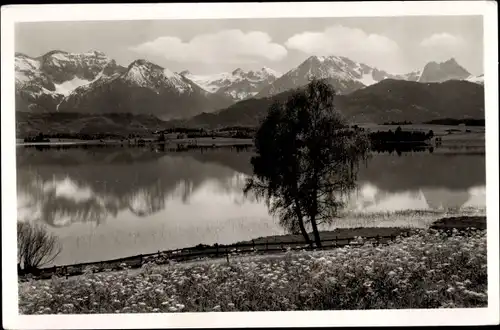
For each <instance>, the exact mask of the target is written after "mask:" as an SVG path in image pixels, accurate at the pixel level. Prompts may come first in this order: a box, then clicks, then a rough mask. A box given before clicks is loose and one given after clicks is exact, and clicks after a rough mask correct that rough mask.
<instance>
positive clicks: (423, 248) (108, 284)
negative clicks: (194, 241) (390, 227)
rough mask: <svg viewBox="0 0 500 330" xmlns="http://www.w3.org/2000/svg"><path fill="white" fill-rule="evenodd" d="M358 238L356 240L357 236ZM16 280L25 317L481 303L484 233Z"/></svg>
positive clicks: (424, 235)
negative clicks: (49, 278)
mask: <svg viewBox="0 0 500 330" xmlns="http://www.w3.org/2000/svg"><path fill="white" fill-rule="evenodd" d="M359 241H362V239H359ZM364 243H365V244H364V245H361V246H358V247H349V246H346V247H342V248H337V249H332V250H324V251H288V252H286V253H282V254H280V255H277V256H264V257H262V256H260V257H249V258H246V259H243V258H238V257H232V258H231V259H230V261H229V263H227V262H226V261H225V260H224V261H221V260H218V262H217V261H215V260H213V261H207V262H205V263H201V264H189V263H188V264H181V263H178V264H175V263H174V264H170V265H167V266H158V265H154V264H145V265H143V267H142V268H141V269H140V270H139V271H133V270H123V271H120V272H110V273H99V274H93V273H91V272H88V273H86V274H85V275H82V276H78V277H74V278H69V279H63V278H56V277H54V278H52V279H51V280H45V281H44V280H38V281H35V280H30V281H28V282H19V312H20V313H21V314H81V313H84V314H86V313H155V312H160V313H165V312H213V311H284V310H342V309H343V310H347V309H349V310H352V309H403V308H404V309H407V308H463V307H486V306H487V268H486V231H479V230H465V231H460V232H459V231H456V230H454V231H453V232H452V233H445V232H441V231H436V230H416V231H415V233H414V234H413V235H411V236H409V237H398V238H397V239H396V240H395V241H393V242H390V243H389V244H387V245H381V246H374V245H372V244H371V243H370V242H364Z"/></svg>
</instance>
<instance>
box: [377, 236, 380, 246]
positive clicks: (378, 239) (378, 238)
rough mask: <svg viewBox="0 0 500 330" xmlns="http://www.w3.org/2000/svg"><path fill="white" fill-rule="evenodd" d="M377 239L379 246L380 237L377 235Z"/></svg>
mask: <svg viewBox="0 0 500 330" xmlns="http://www.w3.org/2000/svg"><path fill="white" fill-rule="evenodd" d="M376 239H377V246H378V245H380V236H379V235H377V237H376Z"/></svg>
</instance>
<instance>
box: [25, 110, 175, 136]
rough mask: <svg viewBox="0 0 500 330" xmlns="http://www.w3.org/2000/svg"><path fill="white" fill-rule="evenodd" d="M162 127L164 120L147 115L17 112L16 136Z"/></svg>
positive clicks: (119, 133)
mask: <svg viewBox="0 0 500 330" xmlns="http://www.w3.org/2000/svg"><path fill="white" fill-rule="evenodd" d="M165 127H166V122H164V121H162V120H160V119H158V118H156V117H154V116H150V115H133V114H128V113H109V114H102V115H101V114H82V113H60V112H59V113H58V112H53V113H34V112H16V136H17V137H18V138H24V137H27V136H34V135H36V134H38V133H43V134H46V135H54V134H61V133H62V134H81V135H85V134H87V135H93V134H101V135H102V134H109V135H116V136H124V137H125V136H128V135H129V134H139V135H140V134H144V135H151V134H152V133H153V132H154V131H155V130H159V129H164V128H165Z"/></svg>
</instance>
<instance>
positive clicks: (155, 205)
mask: <svg viewBox="0 0 500 330" xmlns="http://www.w3.org/2000/svg"><path fill="white" fill-rule="evenodd" d="M483 151H484V149H483ZM252 155H253V152H252V151H251V150H248V149H247V150H238V151H236V150H228V149H224V148H221V149H213V150H201V151H200V150H197V151H186V152H165V151H159V150H151V149H150V148H148V147H146V148H120V147H115V148H111V147H105V148H103V147H86V148H81V147H72V148H59V149H58V148H49V149H40V150H38V149H36V148H26V147H18V148H17V169H18V170H17V201H18V206H17V209H18V220H19V221H26V220H32V221H42V222H43V223H45V224H47V226H48V228H49V229H50V231H51V232H53V233H54V234H56V235H57V236H58V237H59V238H60V240H61V242H62V245H63V250H62V252H61V254H60V255H59V256H58V257H57V259H56V260H55V261H54V264H56V265H61V264H71V263H78V262H87V261H99V260H106V259H112V258H119V257H126V256H132V255H137V254H140V253H151V252H156V251H158V250H167V249H175V248H182V247H189V246H193V245H197V244H200V243H203V244H213V243H216V242H218V243H221V244H229V243H234V242H237V241H242V240H249V239H252V238H258V237H261V236H268V235H275V234H284V231H283V229H282V228H280V227H279V225H278V224H277V221H276V220H275V219H273V218H272V217H271V216H270V215H269V214H268V210H267V207H266V205H265V204H264V203H263V202H259V201H256V200H254V199H253V198H247V197H245V196H244V195H243V193H242V188H243V186H244V184H245V179H246V177H247V176H248V175H250V174H251V165H250V158H251V156H252ZM358 179H359V191H357V192H356V193H355V194H353V196H351V198H350V199H349V203H348V207H347V209H346V211H345V213H346V215H347V219H339V220H336V222H335V224H334V226H359V225H360V224H361V225H375V226H394V225H401V223H402V224H403V225H405V224H408V223H411V225H412V226H415V227H422V226H425V225H426V224H428V219H427V218H425V214H426V213H425V212H428V214H429V217H430V218H432V216H434V218H435V215H434V214H441V213H440V212H446V211H449V210H453V211H454V212H460V210H470V209H472V210H479V211H484V210H485V208H486V191H485V156H484V153H483V154H481V153H477V152H457V151H456V150H454V151H452V152H439V150H436V151H434V152H432V153H430V152H428V151H425V152H403V153H401V154H399V155H398V154H397V153H395V152H394V153H392V154H389V153H375V154H374V155H373V157H372V159H371V160H370V161H369V162H368V164H367V166H366V167H365V166H364V165H363V166H362V167H361V169H360V173H359V176H358ZM408 210H422V211H425V212H424V213H423V215H422V216H417V217H415V216H414V215H413V216H412V213H411V212H410V213H404V212H403V213H401V214H400V215H397V216H392V217H390V216H389V217H388V216H386V214H390V213H391V212H397V211H408ZM405 214H406V215H405ZM405 216H406V217H407V218H404V217H405ZM430 218H429V219H430ZM426 219H427V220H426ZM401 221H403V222H401ZM413 221H414V222H413ZM426 221H427V222H426Z"/></svg>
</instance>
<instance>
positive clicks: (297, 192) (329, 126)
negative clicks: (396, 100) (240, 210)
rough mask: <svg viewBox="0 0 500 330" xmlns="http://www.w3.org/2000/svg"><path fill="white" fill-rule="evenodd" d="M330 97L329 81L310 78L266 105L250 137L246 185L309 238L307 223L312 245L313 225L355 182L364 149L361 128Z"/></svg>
mask: <svg viewBox="0 0 500 330" xmlns="http://www.w3.org/2000/svg"><path fill="white" fill-rule="evenodd" d="M334 96H335V91H334V90H333V89H332V87H331V86H330V85H329V84H328V83H326V82H323V81H320V80H312V81H311V83H310V84H309V85H307V86H306V87H305V88H303V89H300V90H298V91H297V92H296V93H294V94H292V95H291V96H290V98H289V99H288V100H287V102H286V103H284V104H283V103H280V102H276V103H274V104H273V105H272V106H271V107H270V109H269V113H268V115H267V117H266V119H265V120H264V121H263V122H262V125H261V126H260V128H259V129H258V131H257V133H256V136H255V147H256V151H257V156H255V157H253V158H252V160H251V162H252V166H253V176H252V177H251V178H250V179H248V181H247V185H246V187H245V193H249V192H253V193H255V194H256V196H258V197H263V198H265V199H266V201H267V203H268V206H269V208H270V211H271V212H272V213H274V214H277V215H278V216H279V219H280V223H281V225H283V226H284V227H285V228H286V229H287V230H289V231H290V232H292V233H298V232H299V231H300V232H301V233H302V235H303V236H304V239H305V240H306V242H308V243H311V242H310V240H309V235H308V234H307V230H306V227H305V225H306V224H309V225H310V226H311V227H312V230H313V233H314V239H315V242H316V245H317V246H321V240H320V237H319V231H318V229H317V226H318V224H320V223H324V222H329V221H331V220H332V219H333V218H334V217H335V216H336V214H337V211H338V209H340V208H341V207H342V206H343V201H342V198H339V195H342V194H345V193H348V192H350V191H351V190H353V189H354V188H355V187H356V176H357V169H358V163H359V162H360V161H362V160H363V159H366V158H367V157H368V152H369V140H368V139H367V138H366V136H365V135H364V133H363V132H362V131H360V130H356V129H354V130H352V129H350V128H349V127H348V125H347V124H346V122H345V120H344V119H343V118H342V117H341V116H340V114H339V113H338V112H337V111H336V110H335V107H334V103H333V102H334ZM340 197H341V196H340Z"/></svg>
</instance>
